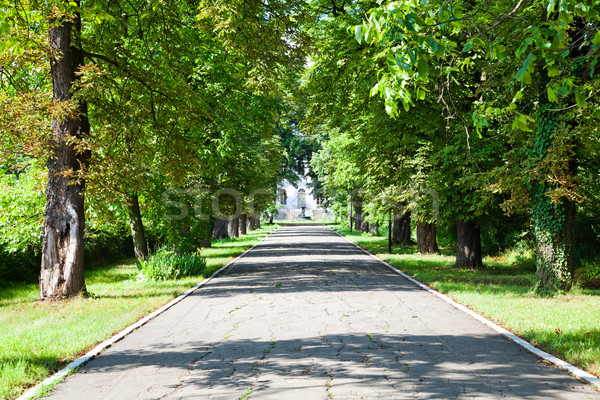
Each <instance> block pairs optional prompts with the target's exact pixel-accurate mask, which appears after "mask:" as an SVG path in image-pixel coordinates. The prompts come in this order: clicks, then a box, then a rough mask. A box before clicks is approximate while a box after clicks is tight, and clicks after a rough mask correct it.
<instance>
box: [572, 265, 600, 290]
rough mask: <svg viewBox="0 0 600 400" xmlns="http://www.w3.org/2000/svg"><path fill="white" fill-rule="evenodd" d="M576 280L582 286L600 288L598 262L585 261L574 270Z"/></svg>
mask: <svg viewBox="0 0 600 400" xmlns="http://www.w3.org/2000/svg"><path fill="white" fill-rule="evenodd" d="M575 276H576V277H577V280H578V281H579V283H580V284H581V286H583V287H589V288H600V264H598V263H594V262H586V263H584V264H583V265H582V266H581V267H580V268H578V269H577V271H575Z"/></svg>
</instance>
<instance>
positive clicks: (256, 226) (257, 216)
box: [252, 213, 260, 229]
mask: <svg viewBox="0 0 600 400" xmlns="http://www.w3.org/2000/svg"><path fill="white" fill-rule="evenodd" d="M252 219H253V220H254V222H253V225H254V229H260V213H255V214H254V215H253V216H252Z"/></svg>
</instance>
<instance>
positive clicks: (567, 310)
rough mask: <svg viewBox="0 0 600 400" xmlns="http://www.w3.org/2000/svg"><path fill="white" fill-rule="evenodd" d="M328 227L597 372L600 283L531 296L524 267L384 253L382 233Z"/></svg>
mask: <svg viewBox="0 0 600 400" xmlns="http://www.w3.org/2000/svg"><path fill="white" fill-rule="evenodd" d="M333 228H334V229H335V230H336V231H338V232H340V233H341V234H343V235H344V236H346V237H347V238H348V239H350V240H352V241H353V242H355V243H357V244H359V245H361V246H362V247H364V248H365V249H367V250H369V251H371V252H372V253H375V254H376V255H377V256H378V257H380V258H382V259H384V260H385V261H387V262H388V263H390V264H392V265H393V266H395V267H396V268H398V269H400V270H401V271H403V272H405V273H406V274H408V275H410V276H412V277H414V278H415V279H417V280H419V281H421V282H423V283H425V284H427V285H428V286H430V287H432V288H433V289H436V290H438V291H440V292H442V293H445V294H446V295H448V296H450V297H451V298H453V299H454V300H456V301H457V302H459V303H462V304H464V305H466V306H468V307H470V308H472V309H473V310H475V311H476V312H478V313H480V314H483V315H485V316H486V317H487V318H489V319H491V320H492V321H494V322H496V323H497V324H498V325H501V326H503V327H504V328H506V329H508V330H510V331H512V332H513V333H515V334H517V335H519V336H521V337H522V338H524V339H526V340H528V341H529V342H531V343H533V344H534V345H536V346H538V347H540V348H542V349H543V350H545V351H547V352H548V353H552V354H554V355H555V356H557V357H559V358H562V359H563V360H566V361H568V362H570V363H572V364H574V365H576V366H578V367H579V368H581V369H583V370H585V371H587V372H589V373H592V374H594V375H596V376H599V377H600V289H582V288H579V287H575V288H574V289H572V290H571V291H570V292H568V293H564V294H560V295H557V296H554V297H542V296H537V295H535V294H533V293H532V288H533V285H534V282H535V273H534V271H533V270H532V269H531V268H530V267H519V266H511V265H507V263H505V262H503V260H502V259H494V260H491V259H484V264H485V265H486V267H485V268H484V269H481V270H473V269H465V268H454V257H453V256H450V255H427V256H422V255H420V254H418V252H417V249H416V247H415V246H404V247H401V246H394V249H393V252H392V254H388V253H387V239H386V238H384V237H377V236H376V237H373V236H363V235H361V234H360V233H357V232H356V231H354V232H352V233H350V230H349V229H345V228H342V227H340V226H335V227H333Z"/></svg>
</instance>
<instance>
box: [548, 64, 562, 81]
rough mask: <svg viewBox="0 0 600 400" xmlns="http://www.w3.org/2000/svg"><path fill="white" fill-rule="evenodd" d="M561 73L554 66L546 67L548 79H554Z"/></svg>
mask: <svg viewBox="0 0 600 400" xmlns="http://www.w3.org/2000/svg"><path fill="white" fill-rule="evenodd" d="M561 73H562V71H561V70H560V69H559V68H557V67H556V65H551V66H549V67H548V76H549V77H550V78H554V77H555V76H558V75H560V74H561Z"/></svg>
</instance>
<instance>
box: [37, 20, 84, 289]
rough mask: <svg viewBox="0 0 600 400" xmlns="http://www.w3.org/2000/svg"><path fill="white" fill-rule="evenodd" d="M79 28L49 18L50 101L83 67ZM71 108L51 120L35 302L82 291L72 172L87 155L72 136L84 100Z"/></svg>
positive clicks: (77, 198)
mask: <svg viewBox="0 0 600 400" xmlns="http://www.w3.org/2000/svg"><path fill="white" fill-rule="evenodd" d="M80 32H81V17H80V16H79V15H78V14H75V15H74V16H73V17H72V18H70V17H69V18H67V17H65V16H62V17H58V19H51V20H49V31H48V36H49V48H50V53H51V58H50V70H51V76H52V85H53V94H54V100H55V101H56V102H69V101H72V93H71V91H72V87H73V84H74V82H75V81H76V80H77V79H78V78H77V75H76V73H77V71H78V70H79V69H80V68H81V67H82V66H83V53H82V51H81V47H80V46H79V44H78V43H72V42H71V38H72V37H75V38H78V37H79V34H80ZM76 111H77V113H69V114H68V115H66V116H63V117H60V119H59V117H57V118H54V119H53V120H52V130H53V154H52V155H51V156H50V157H49V159H48V162H47V166H48V186H47V188H46V215H45V218H44V228H43V240H42V264H41V272H40V286H39V292H40V293H39V295H40V300H44V299H49V298H63V297H72V296H75V295H77V294H78V293H80V292H81V291H82V290H83V291H85V281H84V276H83V268H84V259H83V258H84V257H83V233H84V228H85V217H84V190H85V182H84V181H83V180H81V179H79V180H78V179H77V177H76V176H74V175H76V174H77V172H79V171H80V170H81V169H82V168H85V166H86V164H87V162H88V158H89V155H87V154H82V153H81V152H78V151H77V150H76V149H75V147H74V144H73V139H76V138H81V137H84V136H86V135H88V134H89V131H90V127H89V122H88V120H87V106H86V104H85V103H83V102H79V104H78V105H77V110H76Z"/></svg>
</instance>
